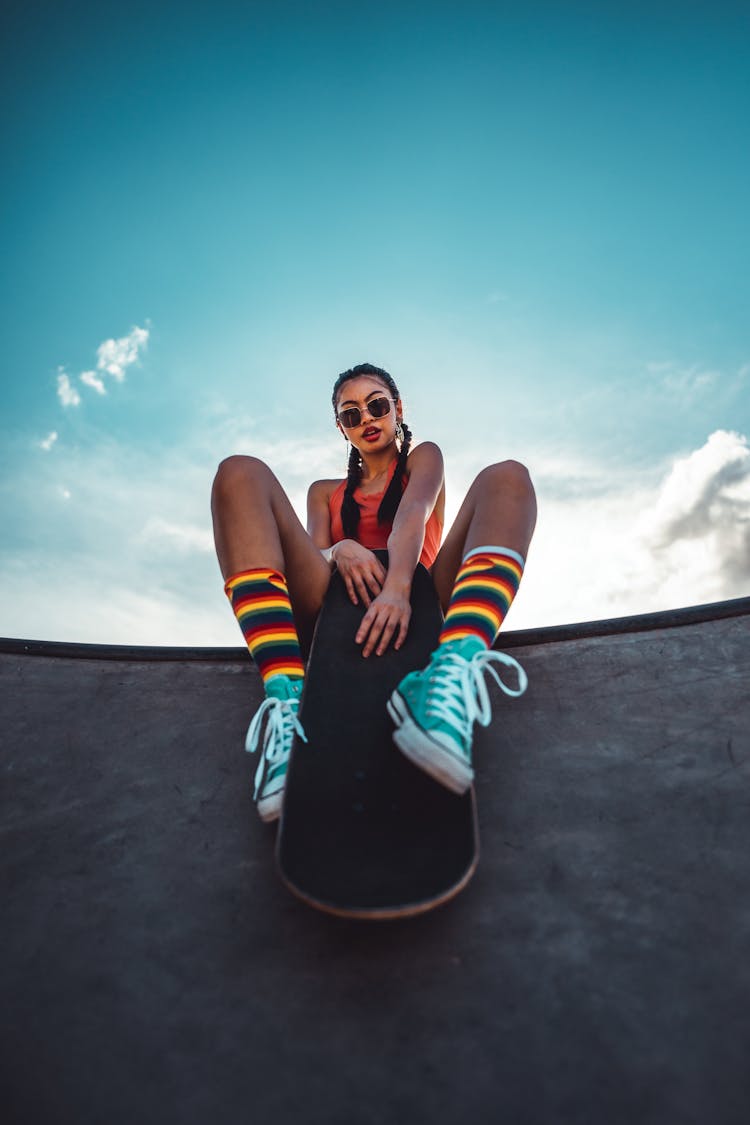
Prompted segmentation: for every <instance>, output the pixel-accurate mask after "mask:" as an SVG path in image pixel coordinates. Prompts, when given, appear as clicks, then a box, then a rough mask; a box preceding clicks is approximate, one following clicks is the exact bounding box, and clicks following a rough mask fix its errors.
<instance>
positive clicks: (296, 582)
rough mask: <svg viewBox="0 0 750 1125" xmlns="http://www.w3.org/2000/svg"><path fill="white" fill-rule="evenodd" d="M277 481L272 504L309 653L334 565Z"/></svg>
mask: <svg viewBox="0 0 750 1125" xmlns="http://www.w3.org/2000/svg"><path fill="white" fill-rule="evenodd" d="M274 480H275V478H274ZM276 485H277V488H275V489H274V495H273V500H272V506H273V512H274V516H275V518H276V526H277V528H278V531H279V540H280V543H281V550H282V553H283V555H284V576H285V578H286V582H287V586H288V588H289V597H290V599H291V602H292V610H293V612H294V620H295V624H296V625H297V630H298V632H299V636H300V643H301V644H302V647H303V650H304V651H305V653H307V651H308V650H309V646H310V642H311V640H312V634H313V630H314V628H315V622H316V621H317V618H318V614H319V612H320V607H321V606H322V604H323V598H324V597H325V595H326V591H327V590H328V585H329V583H330V580H331V566H330V563H327V562H326V560H325V559H324V558H323V555H322V554H321V552H320V550H319V549H318V548H317V547H316V546H315V544H314V543H313V541H312V539H311V538H310V536H309V535H308V533H307V531H306V530H305V528H304V527H303V525H302V523H301V521H300V519H299V517H298V516H297V513H296V512H295V510H294V508H293V507H292V504H291V501H290V500H289V498H288V497H287V495H286V493H285V492H284V490H283V489H282V487H281V485H280V484H279V483H278V481H276Z"/></svg>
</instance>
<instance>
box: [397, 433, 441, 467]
mask: <svg viewBox="0 0 750 1125" xmlns="http://www.w3.org/2000/svg"><path fill="white" fill-rule="evenodd" d="M406 465H407V469H408V471H409V472H410V473H411V472H413V471H414V469H416V468H419V467H420V466H422V465H424V466H425V467H426V468H435V467H438V466H439V467H440V468H441V469H442V467H443V452H442V450H441V448H440V446H439V445H437V444H436V443H435V442H434V441H420V443H419V445H415V446H414V448H413V449H412V450H410V451H409V456H408V457H407V459H406Z"/></svg>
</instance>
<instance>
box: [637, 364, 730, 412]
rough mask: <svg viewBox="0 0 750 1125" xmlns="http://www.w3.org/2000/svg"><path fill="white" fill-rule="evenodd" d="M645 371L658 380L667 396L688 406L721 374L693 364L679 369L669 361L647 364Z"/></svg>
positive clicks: (713, 385)
mask: <svg viewBox="0 0 750 1125" xmlns="http://www.w3.org/2000/svg"><path fill="white" fill-rule="evenodd" d="M646 370H647V371H648V372H649V374H651V375H654V376H656V377H657V378H658V380H659V382H660V383H661V386H662V387H663V389H664V390H665V391H666V392H667V394H668V395H669V396H670V397H672V398H679V399H680V400H681V401H682V402H683V403H684V404H686V405H690V404H692V403H694V402H695V400H696V399H698V398H700V397H701V396H702V395H703V394H704V393H705V392H707V391H708V390H710V389H711V388H712V387H715V385H716V384H717V383H718V382H719V380H720V379H721V372H719V371H715V370H711V369H707V368H703V367H700V366H699V365H697V364H693V365H691V366H690V367H681V366H680V365H679V364H677V363H674V362H672V361H671V360H666V361H660V362H657V363H648V364H647V365H646Z"/></svg>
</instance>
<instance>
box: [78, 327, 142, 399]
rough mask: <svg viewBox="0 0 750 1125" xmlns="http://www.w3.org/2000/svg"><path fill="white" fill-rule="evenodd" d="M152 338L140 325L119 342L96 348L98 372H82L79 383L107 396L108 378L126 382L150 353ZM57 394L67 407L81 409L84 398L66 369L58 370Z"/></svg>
mask: <svg viewBox="0 0 750 1125" xmlns="http://www.w3.org/2000/svg"><path fill="white" fill-rule="evenodd" d="M148 339H149V329H148V328H139V327H138V326H137V325H136V326H135V327H134V328H132V329H131V331H130V332H129V333H128V335H127V336H121V337H120V338H119V339H118V340H104V341H103V342H102V343H101V344H100V345H99V347H98V348H97V349H96V356H97V360H96V370H95V371H91V370H88V371H82V372H81V373H80V375H79V376H78V378H79V380H80V381H81V382H82V383H83V385H84V386H86V387H90V388H91V390H93V391H96V393H97V394H99V395H103V394H106V387H105V384H104V377H105V376H111V377H112V378H113V379H115V380H116V381H117V382H118V383H122V382H123V380H124V379H125V373H126V371H127V369H128V368H129V367H132V366H133V364H134V363H137V362H138V361H139V359H140V357H141V355H142V353H143V352H144V351H145V350H146V347H147V345H148ZM57 394H58V397H59V399H60V401H61V403H62V404H63V406H79V405H80V403H81V396H80V394H79V392H78V391H77V390H76V388H75V387H74V386H73V384H72V383H71V381H70V376H69V375H68V374H67V372H66V371H65V368H64V367H59V368H58V374H57Z"/></svg>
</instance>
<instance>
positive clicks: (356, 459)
mask: <svg viewBox="0 0 750 1125" xmlns="http://www.w3.org/2000/svg"><path fill="white" fill-rule="evenodd" d="M361 479H362V458H361V457H360V455H359V450H357V449H355V448H354V446H352V447H351V450H350V451H349V466H348V469H347V474H346V489H345V491H344V498H343V500H342V502H341V522H342V524H343V525H344V535H345V536H346V538H347V539H356V538H357V528H358V527H359V504H358V503H357V501H356V500H355V499H354V490H355V488H356V487H357V485H358V484H359V482H360V480H361Z"/></svg>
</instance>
